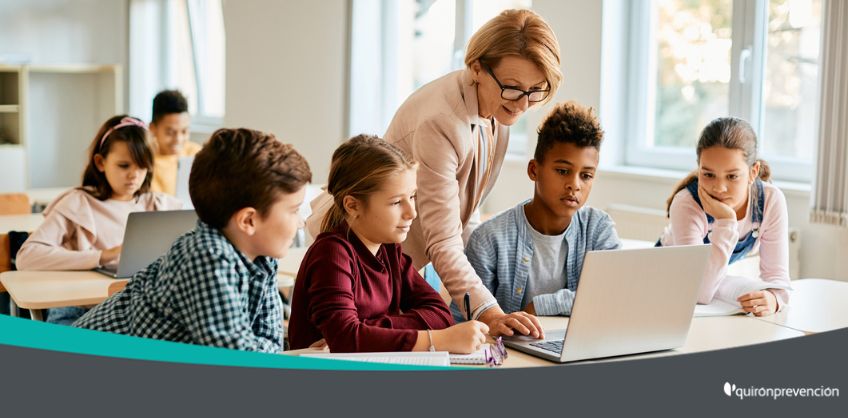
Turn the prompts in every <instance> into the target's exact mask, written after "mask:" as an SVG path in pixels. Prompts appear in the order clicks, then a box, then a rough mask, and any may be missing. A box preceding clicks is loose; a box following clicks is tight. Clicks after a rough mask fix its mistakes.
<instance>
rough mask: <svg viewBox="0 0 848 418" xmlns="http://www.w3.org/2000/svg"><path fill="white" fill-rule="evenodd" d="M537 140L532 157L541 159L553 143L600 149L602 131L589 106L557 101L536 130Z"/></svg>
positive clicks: (602, 137) (602, 136) (537, 159)
mask: <svg viewBox="0 0 848 418" xmlns="http://www.w3.org/2000/svg"><path fill="white" fill-rule="evenodd" d="M537 133H538V134H539V140H538V142H537V143H536V153H535V154H534V156H533V158H535V159H536V161H543V160H544V158H545V154H546V153H547V152H548V151H549V150H550V149H551V148H553V146H554V144H555V143H558V142H559V143H572V144H574V145H577V146H578V147H580V148H585V147H595V149H597V150H600V149H601V141H603V139H604V131H603V130H602V129H601V124H600V122H598V118H597V116H595V112H594V111H593V110H592V108H591V107H585V106H581V105H579V104H577V103H575V102H565V103H559V104H557V105H556V106H554V108H553V110H551V112H550V113H548V116H547V117H545V120H544V121H543V122H542V124H541V125H540V126H539V130H538V131H537Z"/></svg>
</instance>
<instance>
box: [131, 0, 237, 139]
mask: <svg viewBox="0 0 848 418" xmlns="http://www.w3.org/2000/svg"><path fill="white" fill-rule="evenodd" d="M224 59H225V34H224V18H223V11H222V7H221V0H176V1H167V0H132V2H131V4H130V111H131V113H132V114H133V115H139V116H141V117H143V118H145V119H146V120H150V116H151V115H150V107H151V103H152V100H153V97H154V96H155V95H156V93H158V92H159V91H161V90H164V89H169V88H176V89H179V90H180V91H182V92H183V94H185V96H186V98H187V99H188V102H189V113H190V114H191V116H192V128H193V129H195V130H200V131H211V130H212V129H214V128H216V127H218V126H220V125H221V124H222V121H223V117H224V85H225V84H224V83H225V79H224V76H225V72H224V71H225V65H226V63H225V61H224Z"/></svg>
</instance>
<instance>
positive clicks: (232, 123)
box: [224, 0, 348, 183]
mask: <svg viewBox="0 0 848 418" xmlns="http://www.w3.org/2000/svg"><path fill="white" fill-rule="evenodd" d="M347 13H348V2H347V1H343V0H329V1H314V2H313V1H309V2H307V1H298V2H289V1H285V2H280V1H272V0H245V1H229V0H228V1H225V2H224V29H225V31H226V33H227V72H226V73H227V81H226V84H227V92H226V97H227V108H226V116H225V118H224V125H225V126H227V127H239V126H243V127H250V128H253V129H259V130H263V131H270V132H273V133H274V134H275V135H276V136H277V137H278V138H280V139H281V140H283V141H284V142H288V143H292V144H294V146H295V148H297V149H298V151H300V152H301V153H302V154H303V155H304V156H305V157H306V159H307V160H308V161H309V164H310V166H311V168H312V173H313V181H314V182H315V183H325V182H326V181H327V175H328V173H329V165H330V156H331V155H332V153H333V151H334V150H335V149H336V147H337V146H338V144H339V142H341V140H343V139H344V132H345V129H344V124H345V116H344V115H345V101H346V94H345V91H346V88H345V83H346V81H345V74H346V68H347V58H346V55H347V53H346V51H347V21H348V18H347Z"/></svg>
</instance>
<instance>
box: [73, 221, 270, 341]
mask: <svg viewBox="0 0 848 418" xmlns="http://www.w3.org/2000/svg"><path fill="white" fill-rule="evenodd" d="M276 272H277V261H276V260H274V259H272V258H269V257H257V258H256V260H255V262H253V263H251V262H250V261H249V260H248V259H247V258H245V256H244V255H243V254H242V253H241V252H240V251H239V250H238V249H236V248H235V247H234V246H233V245H232V244H231V243H230V241H229V240H228V239H227V238H226V237H225V236H224V235H223V234H222V233H221V232H220V231H218V230H216V229H214V228H212V227H210V226H209V225H207V224H205V223H203V222H202V221H198V222H197V227H196V228H195V229H194V230H193V231H191V232H189V233H187V234H185V235H183V236H181V237H180V238H178V239H177V240H176V241H175V242H174V244H173V245H172V246H171V248H170V250H168V253H167V254H165V255H164V256H162V257H159V259H157V260H156V261H155V262H153V263H152V264H150V265H149V266H147V268H145V269H144V270H141V271H140V272H138V273H136V275H135V276H133V278H132V279H131V280H130V281H129V283H128V284H127V287H126V288H125V289H124V290H123V291H121V292H118V293H116V294H114V295H112V297H110V298H109V299H107V300H106V301H105V302H103V303H101V304H100V305H97V306H96V307H94V308H93V309H91V310H90V311H89V312H88V313H86V314H85V315H84V316H83V317H82V318H80V319H79V320H78V321H77V322H75V323H74V326H77V327H80V328H88V329H93V330H100V331H109V332H116V333H120V334H127V335H134V336H138V337H147V338H155V339H159V340H168V341H177V342H186V343H192V344H199V345H208V346H215V347H226V348H235V349H238V350H246V351H263V352H278V351H280V349H281V344H282V341H283V332H282V331H283V330H282V327H283V321H282V313H281V301H280V295H279V293H278V291H277V275H276Z"/></svg>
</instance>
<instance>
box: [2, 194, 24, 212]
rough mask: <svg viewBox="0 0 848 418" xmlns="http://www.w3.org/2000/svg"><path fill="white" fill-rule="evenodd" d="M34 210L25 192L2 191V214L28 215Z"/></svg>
mask: <svg viewBox="0 0 848 418" xmlns="http://www.w3.org/2000/svg"><path fill="white" fill-rule="evenodd" d="M31 212H32V208H31V207H30V205H29V196H27V195H26V194H25V193H0V215H26V214H28V213H31Z"/></svg>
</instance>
